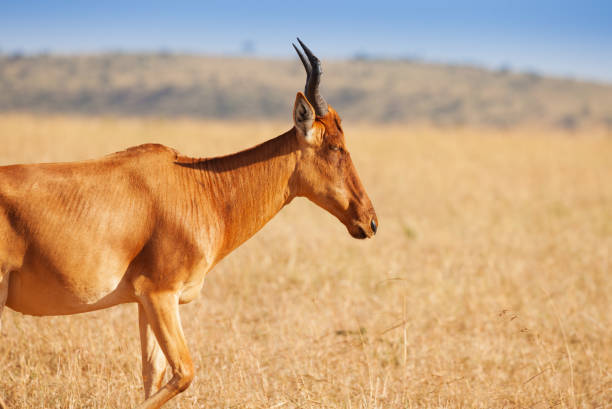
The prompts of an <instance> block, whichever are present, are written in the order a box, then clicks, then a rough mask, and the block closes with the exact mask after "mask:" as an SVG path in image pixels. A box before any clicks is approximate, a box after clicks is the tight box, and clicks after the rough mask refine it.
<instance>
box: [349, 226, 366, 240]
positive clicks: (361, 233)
mask: <svg viewBox="0 0 612 409" xmlns="http://www.w3.org/2000/svg"><path fill="white" fill-rule="evenodd" d="M349 233H350V234H351V236H353V237H354V238H356V239H360V240H363V239H366V238H368V234H367V233H366V232H365V230H364V229H363V227H361V226H357V228H356V229H355V230H349Z"/></svg>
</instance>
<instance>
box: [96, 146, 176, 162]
mask: <svg viewBox="0 0 612 409" xmlns="http://www.w3.org/2000/svg"><path fill="white" fill-rule="evenodd" d="M178 157H179V153H178V152H177V151H176V150H174V149H172V148H169V147H167V146H165V145H161V144H159V143H146V144H143V145H137V146H132V147H131V148H127V149H125V150H123V151H119V152H115V153H111V154H110V155H107V156H105V157H104V158H103V159H102V160H103V161H109V162H113V161H119V162H121V161H134V160H167V161H174V160H176V159H177V158H178Z"/></svg>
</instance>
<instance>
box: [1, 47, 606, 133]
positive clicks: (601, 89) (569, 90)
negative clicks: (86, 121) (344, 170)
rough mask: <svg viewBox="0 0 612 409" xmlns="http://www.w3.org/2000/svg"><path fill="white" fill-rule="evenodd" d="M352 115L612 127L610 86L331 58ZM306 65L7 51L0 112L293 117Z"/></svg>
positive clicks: (339, 93)
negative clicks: (21, 54)
mask: <svg viewBox="0 0 612 409" xmlns="http://www.w3.org/2000/svg"><path fill="white" fill-rule="evenodd" d="M323 69H324V75H323V81H322V90H323V94H324V96H325V97H326V99H327V100H328V101H329V102H330V104H332V105H333V106H334V107H336V108H337V109H338V111H339V112H340V113H341V115H342V116H343V117H344V118H346V119H351V120H362V121H373V122H419V121H427V122H432V123H435V124H441V125H461V124H475V125H488V126H496V127H508V126H513V125H519V124H525V123H543V124H547V125H553V126H557V127H561V128H566V129H573V128H577V127H582V126H592V125H597V126H602V125H603V126H605V127H608V128H609V129H612V85H607V84H596V83H588V82H581V81H575V80H569V79H560V78H548V77H543V76H540V75H536V74H529V73H515V72H511V71H509V70H498V71H491V70H486V69H482V68H475V67H469V66H449V65H440V64H432V63H424V62H418V61H396V60H393V61H386V60H384V61H383V60H367V59H364V60H355V61H325V62H324V67H323ZM304 80H305V75H304V71H303V68H302V66H301V64H300V62H299V61H298V60H297V58H296V59H294V60H264V59H247V58H229V57H209V56H194V55H175V54H103V55H81V56H50V55H39V56H28V57H23V56H6V55H5V56H0V111H28V112H46V113H79V114H91V115H99V114H105V115H106V114H112V115H154V116H194V117H204V118H207V117H210V118H249V119H250V118H271V119H287V118H288V116H289V115H290V110H291V107H292V104H293V99H294V96H295V92H296V91H298V90H300V89H302V88H303V85H304Z"/></svg>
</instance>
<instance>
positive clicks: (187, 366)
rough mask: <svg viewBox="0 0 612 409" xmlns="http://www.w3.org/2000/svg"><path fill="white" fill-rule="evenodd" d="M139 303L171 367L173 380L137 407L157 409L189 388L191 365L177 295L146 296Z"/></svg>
mask: <svg viewBox="0 0 612 409" xmlns="http://www.w3.org/2000/svg"><path fill="white" fill-rule="evenodd" d="M139 304H140V305H141V306H142V307H141V308H142V310H144V313H145V315H146V318H147V323H148V325H149V326H150V328H151V329H152V330H153V333H154V334H155V337H156V338H157V342H158V343H159V346H160V347H161V350H162V351H163V352H164V355H165V356H166V359H167V360H168V363H169V364H170V367H171V368H172V379H170V381H169V382H168V383H167V384H165V385H164V386H163V387H162V388H161V389H160V390H158V391H157V392H155V394H153V395H152V396H150V397H149V398H147V399H146V400H145V401H144V402H143V403H142V404H141V405H140V406H139V407H138V408H139V409H158V408H160V407H161V406H162V405H163V404H164V403H166V402H167V401H169V400H170V399H172V398H173V397H175V396H176V395H178V394H179V393H181V392H183V391H184V390H185V389H187V388H188V387H189V384H190V383H191V381H192V379H193V374H194V372H193V363H192V361H191V356H190V355H189V350H188V348H187V343H186V342H185V337H184V335H183V329H182V327H181V320H180V317H179V309H178V307H179V303H178V296H177V295H176V294H175V293H171V292H162V293H152V294H146V295H144V296H142V297H140V299H139Z"/></svg>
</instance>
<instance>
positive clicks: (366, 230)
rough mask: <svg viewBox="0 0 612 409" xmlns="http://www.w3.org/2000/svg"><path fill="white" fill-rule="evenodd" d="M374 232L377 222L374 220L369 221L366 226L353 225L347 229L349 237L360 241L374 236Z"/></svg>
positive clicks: (361, 224) (360, 224)
mask: <svg viewBox="0 0 612 409" xmlns="http://www.w3.org/2000/svg"><path fill="white" fill-rule="evenodd" d="M347 227H348V226H347ZM376 230H378V221H377V220H376V219H374V218H373V219H372V220H370V223H368V224H363V223H355V224H353V225H352V226H350V227H348V231H349V233H350V235H351V236H352V237H354V238H356V239H360V240H363V239H367V238H370V237H372V236H374V235H375V234H376Z"/></svg>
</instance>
